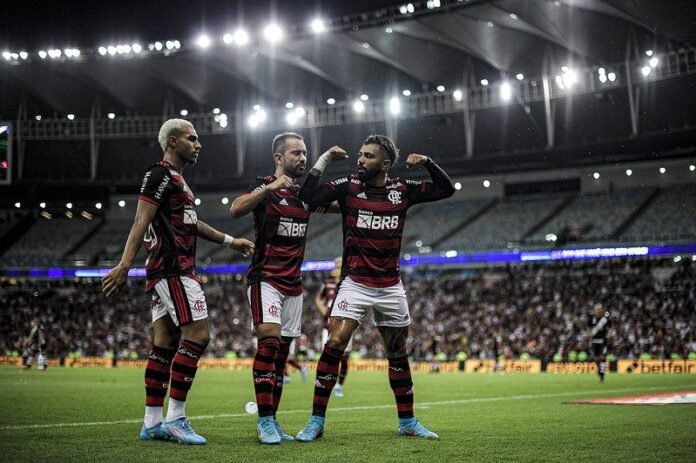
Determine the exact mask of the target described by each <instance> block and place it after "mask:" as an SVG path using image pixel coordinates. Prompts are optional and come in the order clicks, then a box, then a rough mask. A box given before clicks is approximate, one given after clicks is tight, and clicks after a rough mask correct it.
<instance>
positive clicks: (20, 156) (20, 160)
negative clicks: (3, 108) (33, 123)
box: [14, 96, 27, 180]
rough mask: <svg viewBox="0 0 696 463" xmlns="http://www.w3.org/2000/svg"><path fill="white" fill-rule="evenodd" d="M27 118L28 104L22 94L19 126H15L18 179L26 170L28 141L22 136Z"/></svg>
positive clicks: (18, 114)
mask: <svg viewBox="0 0 696 463" xmlns="http://www.w3.org/2000/svg"><path fill="white" fill-rule="evenodd" d="M26 119H27V106H26V103H25V101H24V96H22V101H21V102H20V104H19V109H18V110H17V127H16V128H15V136H14V139H15V143H17V180H21V179H22V174H23V172H24V150H25V146H26V143H25V142H24V138H23V137H22V126H23V124H24V123H25V122H26Z"/></svg>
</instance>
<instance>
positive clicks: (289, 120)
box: [285, 111, 298, 125]
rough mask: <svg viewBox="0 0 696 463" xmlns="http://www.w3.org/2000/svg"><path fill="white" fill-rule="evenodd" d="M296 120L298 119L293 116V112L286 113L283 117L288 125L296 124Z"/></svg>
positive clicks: (295, 115)
mask: <svg viewBox="0 0 696 463" xmlns="http://www.w3.org/2000/svg"><path fill="white" fill-rule="evenodd" d="M297 119H298V117H297V114H295V112H294V111H288V113H287V114H286V115H285V121H286V122H287V123H288V124H289V125H295V124H297Z"/></svg>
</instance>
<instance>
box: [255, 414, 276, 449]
mask: <svg viewBox="0 0 696 463" xmlns="http://www.w3.org/2000/svg"><path fill="white" fill-rule="evenodd" d="M279 429H280V426H278V424H277V423H276V421H275V418H273V417H272V416H259V419H258V421H257V422H256V434H257V435H258V437H259V442H261V443H262V444H264V445H278V444H280V441H281V437H280V436H281V434H280V433H279V432H278V430H279ZM280 432H282V431H280Z"/></svg>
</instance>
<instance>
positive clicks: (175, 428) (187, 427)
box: [162, 416, 208, 445]
mask: <svg viewBox="0 0 696 463" xmlns="http://www.w3.org/2000/svg"><path fill="white" fill-rule="evenodd" d="M162 431H164V432H166V433H167V434H169V436H170V437H171V438H172V440H175V441H177V442H181V443H182V444H188V445H204V444H206V443H207V442H208V440H207V439H206V438H205V437H203V436H199V435H198V434H196V432H195V431H194V430H193V428H191V422H190V421H189V420H188V418H186V417H185V416H184V417H181V418H178V419H176V420H173V421H165V422H163V423H162Z"/></svg>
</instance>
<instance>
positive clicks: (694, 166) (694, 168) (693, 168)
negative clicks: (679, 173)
mask: <svg viewBox="0 0 696 463" xmlns="http://www.w3.org/2000/svg"><path fill="white" fill-rule="evenodd" d="M689 170H690V171H691V172H693V171H695V170H696V165H693V164H691V165H690V166H689Z"/></svg>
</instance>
